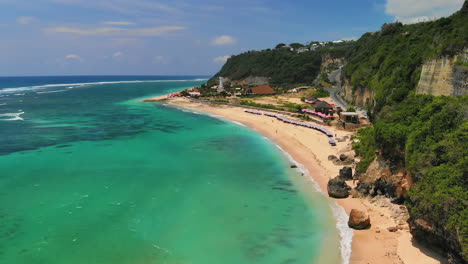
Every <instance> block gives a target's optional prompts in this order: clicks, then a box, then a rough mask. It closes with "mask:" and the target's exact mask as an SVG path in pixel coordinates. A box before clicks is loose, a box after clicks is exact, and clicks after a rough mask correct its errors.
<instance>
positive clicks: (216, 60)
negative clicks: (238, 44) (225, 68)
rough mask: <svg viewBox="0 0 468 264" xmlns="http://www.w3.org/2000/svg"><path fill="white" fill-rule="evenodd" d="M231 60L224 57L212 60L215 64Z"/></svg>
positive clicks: (227, 56)
mask: <svg viewBox="0 0 468 264" xmlns="http://www.w3.org/2000/svg"><path fill="white" fill-rule="evenodd" d="M229 58H231V56H229V55H226V56H219V57H216V58H214V59H213V61H214V62H216V63H226V61H227V60H228V59H229Z"/></svg>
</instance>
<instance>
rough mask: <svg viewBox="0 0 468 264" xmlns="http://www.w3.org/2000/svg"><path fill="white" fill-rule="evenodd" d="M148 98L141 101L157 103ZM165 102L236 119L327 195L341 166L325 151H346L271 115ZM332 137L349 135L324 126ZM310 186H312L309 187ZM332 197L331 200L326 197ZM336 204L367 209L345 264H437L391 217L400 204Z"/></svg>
mask: <svg viewBox="0 0 468 264" xmlns="http://www.w3.org/2000/svg"><path fill="white" fill-rule="evenodd" d="M158 99H160V97H158V98H151V99H149V100H145V101H150V102H154V101H159V100H158ZM166 102H167V103H171V104H175V105H178V106H181V107H185V108H190V109H194V110H197V111H201V112H205V113H209V114H212V115H216V116H220V117H222V118H225V119H226V120H230V121H236V122H239V123H242V124H244V125H245V126H247V127H249V128H251V129H254V130H256V131H258V132H259V133H261V134H263V135H264V136H266V137H268V138H269V139H270V140H271V141H273V142H275V143H276V144H277V145H279V146H280V147H281V148H282V149H284V150H285V151H286V152H288V153H289V154H290V155H291V156H292V157H293V159H294V160H296V161H297V162H299V163H301V164H302V165H303V166H304V167H305V168H306V169H307V170H308V171H309V174H310V177H312V179H313V180H314V181H315V182H317V183H318V185H319V186H320V188H321V190H322V191H323V192H324V194H325V195H326V194H327V183H328V180H329V179H331V178H334V177H335V176H337V175H338V172H339V169H340V168H342V166H339V165H334V164H333V163H332V161H329V160H328V156H329V155H336V156H339V154H341V153H351V142H350V141H349V140H347V141H344V142H338V143H337V146H335V147H333V146H330V144H329V143H328V138H327V137H326V136H325V135H323V134H321V133H320V132H318V131H315V130H312V129H307V128H304V127H300V126H294V125H291V124H286V123H283V122H281V121H278V120H276V119H275V118H271V117H267V116H264V115H254V114H249V113H245V112H244V109H245V108H241V107H235V106H227V105H212V104H210V105H208V104H207V103H204V102H200V101H197V100H190V99H185V98H175V99H171V100H169V101H166ZM327 129H329V130H331V131H332V132H333V133H334V134H336V136H337V138H340V137H343V136H346V135H348V136H349V135H351V132H348V131H342V130H337V129H335V128H332V127H327ZM348 184H349V185H352V181H349V182H348ZM311 189H312V187H311ZM329 199H332V198H329ZM332 200H334V201H337V202H338V204H339V205H341V206H342V207H343V208H344V209H345V211H346V213H347V214H348V215H349V213H350V211H351V209H359V210H363V211H367V212H368V214H369V216H370V219H371V225H372V226H371V228H370V229H367V230H353V233H354V236H353V242H352V254H351V259H350V263H351V264H374V263H375V264H393V263H398V264H401V263H405V264H416V263H417V264H436V263H441V261H439V260H437V259H438V257H437V256H435V255H432V254H430V253H428V252H429V251H428V250H425V249H423V248H422V247H420V246H419V245H417V244H415V243H414V242H413V240H412V236H411V234H410V233H409V231H408V226H407V224H406V223H404V224H402V221H401V219H398V217H395V214H396V213H395V212H399V211H401V210H400V209H399V207H400V206H398V205H395V204H391V203H390V202H389V201H388V199H383V198H382V199H372V200H369V199H367V198H362V199H360V198H351V197H350V198H346V199H332ZM398 224H400V227H402V229H401V230H398V231H397V232H389V231H388V230H387V228H389V227H395V226H398Z"/></svg>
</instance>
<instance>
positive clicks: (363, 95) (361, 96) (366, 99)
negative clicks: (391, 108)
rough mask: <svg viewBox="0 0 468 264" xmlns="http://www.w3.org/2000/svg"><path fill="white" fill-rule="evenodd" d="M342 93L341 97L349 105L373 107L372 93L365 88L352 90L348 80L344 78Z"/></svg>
mask: <svg viewBox="0 0 468 264" xmlns="http://www.w3.org/2000/svg"><path fill="white" fill-rule="evenodd" d="M342 84H343V85H342V92H341V96H342V97H343V98H344V99H345V100H346V101H347V102H349V103H352V104H355V105H361V106H365V105H374V104H375V100H374V91H373V90H371V89H367V88H362V87H357V88H355V89H353V86H352V85H351V84H350V82H349V79H347V78H345V79H343V80H342Z"/></svg>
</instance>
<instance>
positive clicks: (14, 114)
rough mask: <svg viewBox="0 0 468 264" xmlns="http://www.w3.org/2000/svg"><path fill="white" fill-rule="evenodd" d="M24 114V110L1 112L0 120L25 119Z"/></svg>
mask: <svg viewBox="0 0 468 264" xmlns="http://www.w3.org/2000/svg"><path fill="white" fill-rule="evenodd" d="M22 114H24V112H19V113H5V114H0V121H16V120H24V119H23V118H22V117H21V115H22ZM2 117H11V118H5V119H4V118H2Z"/></svg>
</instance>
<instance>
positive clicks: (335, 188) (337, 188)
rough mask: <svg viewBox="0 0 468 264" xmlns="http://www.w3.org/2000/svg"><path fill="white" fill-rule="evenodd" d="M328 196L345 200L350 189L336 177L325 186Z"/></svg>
mask: <svg viewBox="0 0 468 264" xmlns="http://www.w3.org/2000/svg"><path fill="white" fill-rule="evenodd" d="M327 191H328V195H329V196H330V197H333V198H347V197H348V196H349V192H350V191H351V187H349V186H348V185H347V184H346V182H345V181H343V180H342V179H340V178H338V177H336V178H334V179H331V180H329V181H328V184H327Z"/></svg>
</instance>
